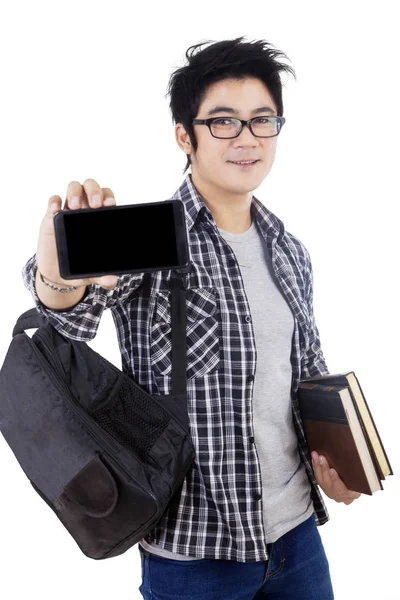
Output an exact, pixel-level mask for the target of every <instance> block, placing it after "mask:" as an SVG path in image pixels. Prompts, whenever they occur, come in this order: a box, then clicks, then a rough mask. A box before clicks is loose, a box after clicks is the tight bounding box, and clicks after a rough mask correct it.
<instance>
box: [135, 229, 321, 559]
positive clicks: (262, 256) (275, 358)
mask: <svg viewBox="0 0 400 600" xmlns="http://www.w3.org/2000/svg"><path fill="white" fill-rule="evenodd" d="M219 232H220V234H221V236H222V237H223V238H224V239H225V241H226V242H227V243H228V244H229V245H230V247H231V248H232V250H233V252H234V253H235V256H236V259H237V261H238V264H239V267H240V271H241V273H242V278H243V283H244V288H245V291H246V295H247V298H248V301H249V304H250V312H251V316H252V323H253V328H254V335H255V341H256V348H257V366H256V374H255V379H254V388H253V426H254V427H253V428H254V439H255V446H256V450H257V454H258V458H259V461H260V468H261V477H262V490H263V496H262V503H263V519H264V531H265V540H266V543H272V542H275V541H276V540H277V539H278V538H279V537H281V536H282V535H284V534H285V533H287V532H288V531H290V530H291V529H293V528H294V527H296V526H297V525H299V524H300V523H302V522H303V521H305V520H306V519H308V517H310V516H311V514H312V513H313V511H314V507H313V503H312V499H311V484H310V482H309V480H308V477H307V474H306V471H305V467H304V464H303V463H302V461H301V459H300V455H299V452H298V441H297V435H296V432H295V429H294V424H293V415H292V402H291V398H290V388H291V381H292V366H291V362H290V353H291V348H292V336H293V331H294V320H293V318H294V317H293V313H292V311H291V310H290V307H289V305H288V303H287V302H286V299H285V297H284V295H283V294H282V292H281V291H280V289H279V284H278V283H277V280H276V278H275V274H274V271H273V267H272V262H271V257H270V256H269V253H268V249H267V247H266V244H265V243H264V241H263V239H262V237H261V234H260V233H259V231H258V228H257V225H256V223H255V222H254V221H253V222H252V224H251V227H250V228H249V229H247V231H244V232H243V233H230V232H227V231H224V230H222V229H219ZM140 545H141V546H143V548H145V549H146V550H148V551H149V552H151V553H152V554H157V555H158V556H164V557H165V558H173V559H176V560H196V558H195V557H188V556H184V555H181V554H177V553H175V552H170V551H169V550H164V549H162V548H159V547H158V546H157V545H156V544H154V543H152V544H148V543H147V542H146V541H145V540H144V539H142V540H140Z"/></svg>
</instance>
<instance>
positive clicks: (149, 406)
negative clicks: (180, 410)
mask: <svg viewBox="0 0 400 600" xmlns="http://www.w3.org/2000/svg"><path fill="white" fill-rule="evenodd" d="M91 416H92V418H93V419H94V420H95V421H96V422H97V423H98V424H99V425H100V426H101V427H102V428H103V429H105V430H106V431H107V432H108V433H109V434H110V435H111V436H112V437H113V438H114V439H116V440H117V441H118V442H119V443H120V444H121V445H122V446H124V447H125V448H127V449H128V450H130V451H131V452H133V453H134V454H136V455H137V456H138V457H139V458H140V459H142V460H144V459H145V458H146V456H147V454H148V453H149V452H150V450H151V448H152V447H153V445H154V444H155V442H156V441H157V440H158V438H159V437H160V435H161V434H162V433H163V431H164V430H165V428H166V427H167V426H168V423H169V422H170V420H171V416H170V414H169V413H168V412H167V411H165V410H163V409H162V408H161V407H160V406H159V405H157V404H156V402H155V401H153V400H152V398H151V396H150V397H149V395H148V394H147V393H146V392H145V391H143V390H141V389H140V387H139V386H137V385H135V384H134V383H132V382H130V381H129V379H127V376H125V377H121V382H119V384H118V385H117V386H116V387H114V390H112V391H111V397H110V398H108V399H107V401H106V403H105V404H103V406H101V407H99V408H96V409H95V410H92V411H91Z"/></svg>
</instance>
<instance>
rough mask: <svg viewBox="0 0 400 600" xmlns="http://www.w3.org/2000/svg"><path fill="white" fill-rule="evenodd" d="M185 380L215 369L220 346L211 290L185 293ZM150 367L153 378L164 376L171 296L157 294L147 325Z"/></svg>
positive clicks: (168, 365)
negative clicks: (150, 321) (149, 336)
mask: <svg viewBox="0 0 400 600" xmlns="http://www.w3.org/2000/svg"><path fill="white" fill-rule="evenodd" d="M186 316H187V322H186V336H187V340H186V341H187V345H186V356H187V367H186V368H187V371H186V375H187V379H190V378H192V377H203V375H205V374H207V373H212V372H213V371H215V370H217V369H218V366H219V363H220V342H219V334H218V305H217V296H216V290H215V288H189V289H188V290H187V291H186ZM151 365H152V369H153V370H154V372H155V373H156V374H157V375H162V376H168V375H171V372H172V364H171V293H170V292H157V294H156V302H155V309H154V316H153V321H152V324H151Z"/></svg>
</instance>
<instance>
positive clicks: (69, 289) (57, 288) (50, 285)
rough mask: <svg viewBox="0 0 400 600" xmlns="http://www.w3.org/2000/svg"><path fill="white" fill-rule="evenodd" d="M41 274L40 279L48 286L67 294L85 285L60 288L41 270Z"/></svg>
mask: <svg viewBox="0 0 400 600" xmlns="http://www.w3.org/2000/svg"><path fill="white" fill-rule="evenodd" d="M39 275H40V279H41V280H42V281H43V283H44V284H45V285H47V287H49V288H51V289H52V290H55V291H56V292H61V293H62V294H66V293H68V292H74V291H75V290H77V289H78V288H80V287H83V286H82V285H78V286H76V287H75V286H72V287H68V288H60V287H58V286H56V285H53V284H52V283H50V282H49V281H46V280H45V279H44V277H43V275H42V274H41V272H40V271H39Z"/></svg>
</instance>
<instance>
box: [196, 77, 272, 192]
mask: <svg viewBox="0 0 400 600" xmlns="http://www.w3.org/2000/svg"><path fill="white" fill-rule="evenodd" d="M216 107H225V109H223V110H218V112H212V114H210V113H211V111H213V110H214V109H215V108H216ZM262 107H270V108H271V109H272V112H271V111H269V110H267V109H266V108H264V109H263V110H262V111H258V110H257V109H260V108H262ZM227 108H229V109H231V110H226V109H227ZM272 115H277V109H276V105H275V103H274V101H273V99H272V96H271V95H270V93H269V91H268V89H267V87H266V86H265V85H264V84H263V83H262V81H261V80H259V79H257V78H253V77H251V78H247V79H244V80H238V79H228V80H225V81H220V82H217V83H215V84H213V85H212V86H210V87H209V88H208V90H207V93H206V96H205V98H204V100H203V102H202V103H201V105H200V107H199V110H198V113H197V115H196V117H195V118H196V119H207V118H210V117H214V118H216V117H237V118H240V119H246V120H247V119H251V118H252V117H256V116H257V117H268V116H272ZM193 127H194V135H195V137H196V140H197V142H198V147H197V151H196V153H194V152H193V150H191V152H190V155H191V156H190V157H191V161H192V173H193V175H194V176H195V178H196V179H197V181H203V182H204V183H205V184H207V186H208V187H209V186H210V185H211V186H212V187H217V188H220V189H223V190H224V191H226V192H228V193H229V192H230V193H233V194H246V193H248V192H252V191H254V190H255V189H257V188H258V187H259V186H260V184H261V182H262V181H263V180H264V179H265V177H266V176H267V175H268V173H269V171H270V169H271V167H272V164H273V162H274V158H275V151H276V144H277V139H278V136H275V137H271V138H260V137H255V136H254V135H253V134H252V133H251V131H250V130H249V128H248V127H244V128H243V129H242V131H241V133H240V135H239V136H238V137H236V138H231V139H217V138H215V137H213V136H212V135H211V132H210V130H209V128H208V127H207V125H194V126H193ZM187 139H188V138H187ZM250 159H257V162H256V163H255V164H254V165H253V166H246V167H242V166H240V165H235V164H232V162H230V161H243V160H250Z"/></svg>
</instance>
